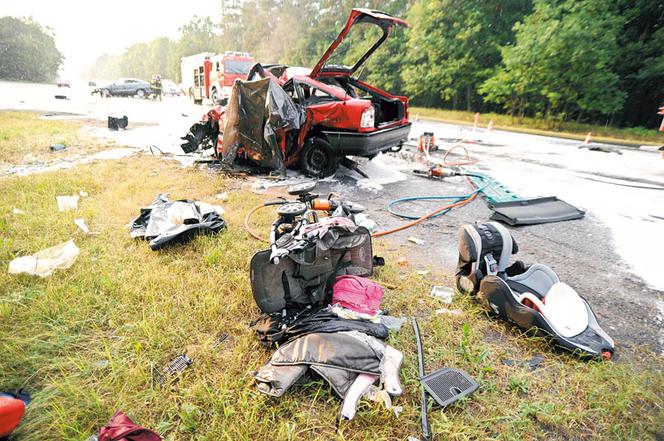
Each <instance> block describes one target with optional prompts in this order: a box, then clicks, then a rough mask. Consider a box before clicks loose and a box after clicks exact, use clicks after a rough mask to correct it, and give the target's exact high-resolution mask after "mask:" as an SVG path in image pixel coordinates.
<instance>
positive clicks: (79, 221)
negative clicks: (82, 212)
mask: <svg viewBox="0 0 664 441" xmlns="http://www.w3.org/2000/svg"><path fill="white" fill-rule="evenodd" d="M74 224H76V226H77V227H78V228H80V229H81V231H83V232H84V233H85V234H90V229H89V228H88V226H87V225H86V224H85V219H83V218H77V219H74Z"/></svg>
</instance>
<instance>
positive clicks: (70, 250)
mask: <svg viewBox="0 0 664 441" xmlns="http://www.w3.org/2000/svg"><path fill="white" fill-rule="evenodd" d="M79 252H80V250H79V249H78V247H77V246H76V245H75V244H74V241H73V240H68V241H67V242H64V243H61V244H59V245H56V246H54V247H51V248H47V249H45V250H42V251H39V252H38V253H35V254H33V255H32V256H23V257H18V258H16V259H14V260H12V261H11V262H9V274H19V273H26V274H32V275H35V276H40V277H46V276H50V275H51V274H53V271H55V270H56V269H66V268H69V267H70V266H72V264H73V263H74V261H75V260H76V258H77V257H78V254H79Z"/></svg>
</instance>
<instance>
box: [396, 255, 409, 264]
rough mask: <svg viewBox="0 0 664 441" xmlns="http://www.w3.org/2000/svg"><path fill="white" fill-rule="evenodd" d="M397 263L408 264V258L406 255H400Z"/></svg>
mask: <svg viewBox="0 0 664 441" xmlns="http://www.w3.org/2000/svg"><path fill="white" fill-rule="evenodd" d="M397 263H398V264H399V265H401V266H408V259H406V258H405V257H399V259H397Z"/></svg>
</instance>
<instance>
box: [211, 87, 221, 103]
mask: <svg viewBox="0 0 664 441" xmlns="http://www.w3.org/2000/svg"><path fill="white" fill-rule="evenodd" d="M210 99H211V100H212V105H213V106H216V105H217V100H219V92H217V89H216V88H214V89H212V94H211V95H210Z"/></svg>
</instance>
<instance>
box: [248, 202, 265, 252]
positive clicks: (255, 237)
mask: <svg viewBox="0 0 664 441" xmlns="http://www.w3.org/2000/svg"><path fill="white" fill-rule="evenodd" d="M265 207H267V205H265V204H258V205H256V206H255V207H254V208H252V209H251V210H249V213H247V215H246V216H245V217H244V229H245V230H247V233H249V235H250V236H251V237H253V238H254V239H256V240H260V241H261V242H265V243H270V241H268V240H267V239H264V238H262V237H260V236H259V235H258V234H256V233H254V231H253V230H252V229H251V227H249V219H250V218H251V216H252V215H253V214H254V213H255V212H257V211H258V210H260V209H261V208H265Z"/></svg>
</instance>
